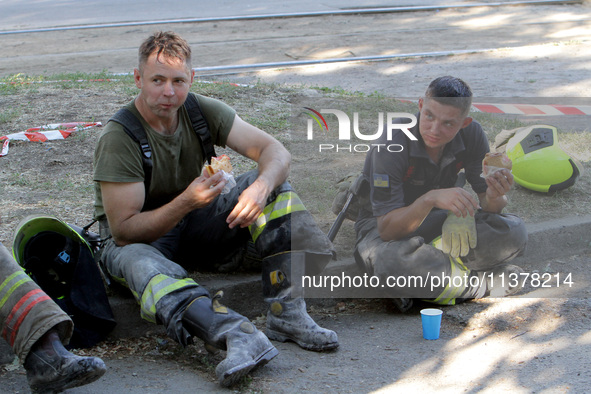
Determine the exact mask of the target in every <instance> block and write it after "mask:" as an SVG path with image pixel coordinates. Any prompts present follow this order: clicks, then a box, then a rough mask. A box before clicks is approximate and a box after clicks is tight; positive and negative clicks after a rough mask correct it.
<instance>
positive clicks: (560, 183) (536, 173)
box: [507, 125, 582, 192]
mask: <svg viewBox="0 0 591 394" xmlns="http://www.w3.org/2000/svg"><path fill="white" fill-rule="evenodd" d="M507 156H509V158H510V159H511V161H513V169H512V171H511V172H512V173H513V177H514V179H515V182H517V184H519V185H521V186H523V187H525V188H527V189H530V190H534V191H537V192H555V191H557V190H562V189H566V188H568V187H570V186H572V185H574V183H575V182H576V180H577V178H578V177H579V175H580V174H581V172H582V166H581V164H580V163H579V162H578V161H577V160H576V159H574V158H572V157H571V156H570V155H569V154H567V153H566V152H565V151H564V150H562V149H561V148H560V146H559V145H558V133H557V130H556V127H554V126H547V125H533V126H529V127H525V128H523V129H522V130H520V131H518V132H517V133H516V134H515V135H514V136H513V137H512V138H511V139H509V141H508V142H507Z"/></svg>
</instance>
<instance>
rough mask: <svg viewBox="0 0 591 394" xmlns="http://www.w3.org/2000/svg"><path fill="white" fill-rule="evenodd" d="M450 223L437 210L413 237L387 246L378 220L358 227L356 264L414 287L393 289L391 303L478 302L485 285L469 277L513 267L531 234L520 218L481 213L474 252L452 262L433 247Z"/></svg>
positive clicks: (363, 223)
mask: <svg viewBox="0 0 591 394" xmlns="http://www.w3.org/2000/svg"><path fill="white" fill-rule="evenodd" d="M446 218H447V211H445V210H439V209H434V210H433V211H431V213H430V214H429V215H428V216H427V218H426V219H425V220H424V221H423V223H422V224H421V226H420V227H419V229H417V231H415V233H413V234H411V235H410V236H409V237H407V238H405V239H402V240H399V241H388V242H385V241H383V240H382V239H381V238H380V234H379V231H378V228H377V220H376V219H375V218H374V219H367V220H364V221H363V222H360V223H357V224H356V229H357V244H356V248H355V259H356V261H357V263H358V264H359V265H360V266H361V267H363V269H364V271H365V272H367V273H368V274H370V275H375V276H378V277H380V278H382V279H384V280H385V278H387V277H394V278H398V277H403V279H406V283H412V284H413V285H412V286H401V287H395V288H392V289H391V291H390V292H389V293H390V295H391V296H392V298H424V299H442V298H444V299H448V300H451V301H452V302H453V299H455V298H474V297H475V296H477V294H478V292H479V290H481V285H482V283H480V282H481V281H479V280H476V279H474V280H470V278H471V277H474V276H477V275H478V273H479V272H482V271H487V270H491V269H493V268H494V267H496V266H499V265H502V264H505V263H507V262H509V261H510V260H512V259H513V258H514V257H516V256H518V255H519V254H520V253H522V252H523V251H524V249H525V246H526V243H527V231H526V229H525V224H524V223H523V221H522V220H521V219H520V218H518V217H517V216H515V215H511V214H492V213H488V212H482V211H479V212H477V213H476V215H475V221H476V231H477V239H478V242H477V246H476V248H474V249H471V250H470V252H469V253H468V255H467V256H465V257H461V258H460V259H452V258H450V257H449V256H448V255H446V254H444V253H443V252H442V251H441V250H440V249H438V248H436V247H435V246H433V245H431V244H430V243H431V241H433V239H434V238H436V237H438V236H440V235H441V227H442V226H443V222H444V221H445V219H446ZM409 278H413V279H414V280H412V281H411V280H408V279H409ZM419 278H420V280H417V279H419ZM454 278H456V279H455V280H454ZM480 278H481V279H482V275H480ZM398 282H399V283H404V281H398ZM415 284H419V285H416V286H415Z"/></svg>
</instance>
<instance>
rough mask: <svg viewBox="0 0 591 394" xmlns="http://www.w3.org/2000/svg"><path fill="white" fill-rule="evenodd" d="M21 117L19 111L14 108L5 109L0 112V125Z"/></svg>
mask: <svg viewBox="0 0 591 394" xmlns="http://www.w3.org/2000/svg"><path fill="white" fill-rule="evenodd" d="M20 115H21V111H19V110H17V109H14V108H6V109H3V110H2V111H0V124H3V123H8V122H10V121H11V120H13V119H16V118H18V117H19V116H20Z"/></svg>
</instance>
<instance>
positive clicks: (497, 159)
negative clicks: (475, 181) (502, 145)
mask: <svg viewBox="0 0 591 394" xmlns="http://www.w3.org/2000/svg"><path fill="white" fill-rule="evenodd" d="M512 167H513V162H512V161H511V159H509V157H507V155H506V154H505V153H487V154H486V155H485V156H484V160H482V176H484V177H485V178H486V177H487V176H490V175H492V174H493V173H494V172H496V171H498V170H500V169H503V168H506V169H508V170H511V168H512Z"/></svg>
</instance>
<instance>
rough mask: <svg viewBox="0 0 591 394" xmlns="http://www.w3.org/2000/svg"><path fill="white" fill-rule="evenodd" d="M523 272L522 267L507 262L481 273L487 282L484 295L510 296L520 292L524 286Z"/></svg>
mask: <svg viewBox="0 0 591 394" xmlns="http://www.w3.org/2000/svg"><path fill="white" fill-rule="evenodd" d="M523 272H524V271H523V269H521V267H518V266H516V265H513V264H506V265H501V266H498V267H495V268H494V269H493V270H491V271H485V272H481V273H479V274H480V275H482V277H483V278H484V281H483V282H484V283H485V284H486V291H485V294H484V297H509V296H512V295H514V294H516V293H518V292H519V291H520V290H521V289H522V288H523V280H522V278H523V277H522V276H521V274H522V273H523Z"/></svg>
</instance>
